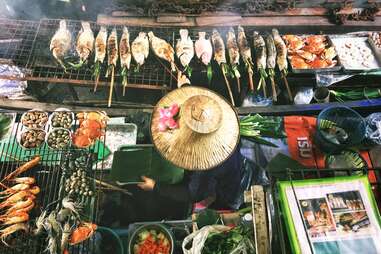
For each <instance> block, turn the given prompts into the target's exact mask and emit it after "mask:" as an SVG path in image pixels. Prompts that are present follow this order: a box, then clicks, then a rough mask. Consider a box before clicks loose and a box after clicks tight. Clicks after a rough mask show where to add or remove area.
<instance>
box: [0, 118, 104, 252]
mask: <svg viewBox="0 0 381 254" xmlns="http://www.w3.org/2000/svg"><path fill="white" fill-rule="evenodd" d="M20 116H21V114H18V116H17V118H18V119H20ZM74 126H77V122H76V124H75V125H74ZM21 128H22V127H21V124H20V123H19V122H16V123H15V124H14V126H13V129H12V135H11V137H10V138H9V140H8V141H5V142H4V145H3V146H0V179H2V178H3V177H4V176H5V175H7V174H9V173H10V172H12V171H13V170H15V169H16V168H17V167H18V166H20V165H22V164H24V163H25V162H27V161H28V160H29V159H31V158H33V156H34V155H35V154H38V155H40V156H41V161H40V164H39V165H38V166H36V167H35V168H33V169H31V170H29V171H27V172H25V173H24V174H22V176H31V177H34V178H35V179H36V185H37V186H39V187H40V188H41V192H40V193H39V194H38V195H37V198H36V206H35V207H34V209H33V210H32V212H31V214H30V215H31V219H30V223H29V224H30V225H32V222H33V220H34V219H35V218H36V217H37V216H39V215H40V213H41V211H44V210H47V211H48V212H50V211H52V210H53V209H54V208H55V207H56V205H57V204H58V203H59V202H60V200H61V199H62V198H63V197H62V193H60V191H62V188H61V185H62V184H63V179H64V178H62V167H63V166H65V165H64V163H65V159H67V158H69V157H70V156H71V155H72V154H73V153H78V152H81V153H83V154H86V155H87V156H90V157H91V158H94V157H95V158H98V159H100V163H92V160H90V163H89V165H90V166H89V167H88V169H87V170H88V171H90V174H89V175H91V176H96V177H97V178H98V179H100V180H102V179H103V162H104V156H103V155H104V154H103V153H101V155H99V153H100V151H101V149H100V144H99V143H97V145H96V146H95V147H90V148H88V149H81V150H78V149H71V148H69V149H64V150H52V149H45V148H46V147H47V144H46V143H44V144H43V145H42V146H41V147H40V148H38V149H35V150H23V149H22V148H21V147H20V146H17V145H16V144H17V140H16V139H17V138H16V137H17V135H19V132H20V131H21ZM74 128H75V127H74ZM105 138H106V134H105V135H104V137H103V139H104V141H105ZM94 185H95V183H94ZM94 192H95V195H94V196H93V200H92V202H91V204H92V205H93V207H92V212H91V213H89V214H86V217H88V219H89V220H91V221H93V222H95V223H96V222H97V219H98V209H99V202H98V201H99V200H98V199H99V194H100V189H99V188H98V187H96V188H95V191H94ZM8 243H9V244H10V247H6V246H5V245H4V244H0V253H2V254H8V253H24V254H25V253H29V254H38V253H46V252H45V249H46V241H45V239H44V236H40V237H34V236H32V235H31V234H30V233H27V234H25V233H17V234H15V235H14V236H12V237H11V238H9V241H8ZM94 248H95V242H94V241H93V240H87V241H85V242H83V243H82V244H78V245H76V246H73V247H70V248H69V252H70V253H81V254H82V253H92V251H91V250H94Z"/></svg>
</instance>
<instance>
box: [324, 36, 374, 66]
mask: <svg viewBox="0 0 381 254" xmlns="http://www.w3.org/2000/svg"><path fill="white" fill-rule="evenodd" d="M330 39H331V41H332V43H333V45H334V46H335V48H336V51H337V54H338V57H339V59H340V62H341V64H342V65H343V69H344V71H346V72H362V71H373V70H380V69H381V58H380V56H379V55H377V53H376V51H375V48H374V47H372V46H371V44H370V43H369V40H368V37H361V36H347V35H342V36H340V35H336V36H335V35H331V36H330ZM351 48H353V50H351ZM355 60H357V62H356V61H355Z"/></svg>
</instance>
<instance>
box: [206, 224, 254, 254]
mask: <svg viewBox="0 0 381 254" xmlns="http://www.w3.org/2000/svg"><path fill="white" fill-rule="evenodd" d="M253 235H254V233H253V229H252V228H250V227H245V226H243V225H242V226H237V227H235V228H233V229H231V230H229V231H227V232H222V233H211V234H209V236H208V238H207V239H206V241H205V244H204V248H203V249H202V254H230V253H237V254H241V253H255V247H254V244H253V239H252V238H253Z"/></svg>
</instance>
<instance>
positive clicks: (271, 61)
mask: <svg viewBox="0 0 381 254" xmlns="http://www.w3.org/2000/svg"><path fill="white" fill-rule="evenodd" d="M266 48H267V70H268V71H267V72H268V74H269V76H270V81H271V87H272V94H273V100H274V101H277V94H276V85H275V78H274V77H275V71H274V69H275V65H276V48H275V43H274V38H273V36H272V35H270V34H269V35H267V36H266Z"/></svg>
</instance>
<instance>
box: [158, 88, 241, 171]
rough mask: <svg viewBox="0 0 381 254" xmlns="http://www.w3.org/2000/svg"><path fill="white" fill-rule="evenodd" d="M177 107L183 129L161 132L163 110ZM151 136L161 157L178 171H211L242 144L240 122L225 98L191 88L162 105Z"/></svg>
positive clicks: (170, 96)
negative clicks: (174, 105) (161, 113)
mask: <svg viewBox="0 0 381 254" xmlns="http://www.w3.org/2000/svg"><path fill="white" fill-rule="evenodd" d="M175 103H176V104H178V105H179V106H180V112H179V120H178V121H179V128H178V129H174V130H167V131H165V132H161V131H159V127H158V126H159V119H160V112H159V109H160V108H164V107H169V106H171V105H173V104H175ZM151 134H152V141H153V144H154V145H155V147H156V149H157V150H158V151H159V153H160V154H161V155H162V156H163V157H164V158H166V159H167V160H169V161H170V162H172V163H173V164H174V165H176V166H177V167H180V168H184V169H188V170H207V169H211V168H213V167H216V166H218V165H219V164H221V163H222V162H224V161H225V160H226V159H228V158H229V156H230V155H231V154H232V153H233V152H234V150H235V149H236V147H237V145H238V142H239V122H238V117H237V114H236V112H235V110H234V109H233V108H232V106H230V104H229V103H228V102H227V101H226V100H225V99H223V98H222V97H221V96H219V95H218V94H216V93H214V92H212V91H210V90H208V89H205V88H200V87H194V86H188V87H182V88H179V89H176V90H174V91H172V92H170V93H169V94H167V95H166V96H164V97H163V98H162V99H161V100H160V101H159V102H158V104H157V105H156V107H155V109H154V111H153V114H152V121H151Z"/></svg>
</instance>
